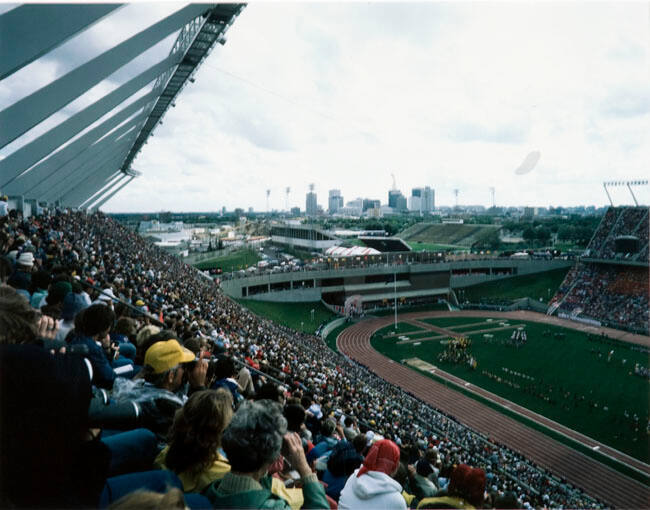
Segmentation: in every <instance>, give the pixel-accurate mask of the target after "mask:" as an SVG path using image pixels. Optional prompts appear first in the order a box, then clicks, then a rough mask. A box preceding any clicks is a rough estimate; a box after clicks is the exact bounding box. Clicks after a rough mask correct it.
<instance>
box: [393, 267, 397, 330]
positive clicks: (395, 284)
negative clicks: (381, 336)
mask: <svg viewBox="0 0 650 510" xmlns="http://www.w3.org/2000/svg"><path fill="white" fill-rule="evenodd" d="M393 277H394V280H393V282H394V287H393V293H394V294H395V330H397V271H395V272H394V273H393Z"/></svg>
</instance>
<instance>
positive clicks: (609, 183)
mask: <svg viewBox="0 0 650 510" xmlns="http://www.w3.org/2000/svg"><path fill="white" fill-rule="evenodd" d="M647 185H648V180H647V179H638V180H635V181H607V182H603V188H605V193H606V194H607V198H608V199H609V203H610V204H611V205H612V207H614V202H612V197H611V196H610V194H609V191H607V187H608V186H612V187H615V186H626V187H627V189H628V190H629V192H630V195H632V200H634V204H635V205H636V206H638V205H639V202H637V199H636V197H635V196H634V192H633V191H632V186H647Z"/></svg>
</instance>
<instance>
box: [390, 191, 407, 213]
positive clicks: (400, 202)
mask: <svg viewBox="0 0 650 510" xmlns="http://www.w3.org/2000/svg"><path fill="white" fill-rule="evenodd" d="M388 207H392V208H393V209H394V210H395V211H406V197H405V196H404V195H402V192H401V191H399V190H397V189H392V190H390V191H389V192H388Z"/></svg>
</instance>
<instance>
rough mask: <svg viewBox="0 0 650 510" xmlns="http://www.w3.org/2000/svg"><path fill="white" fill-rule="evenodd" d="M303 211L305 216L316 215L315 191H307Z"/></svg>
mask: <svg viewBox="0 0 650 510" xmlns="http://www.w3.org/2000/svg"><path fill="white" fill-rule="evenodd" d="M305 211H306V213H307V216H316V214H317V213H318V202H317V201H316V193H314V192H313V191H310V192H309V193H307V198H306V201H305Z"/></svg>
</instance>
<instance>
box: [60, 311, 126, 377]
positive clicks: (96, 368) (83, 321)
mask: <svg viewBox="0 0 650 510" xmlns="http://www.w3.org/2000/svg"><path fill="white" fill-rule="evenodd" d="M114 320H115V314H114V313H113V310H111V309H110V308H108V307H107V306H105V305H92V306H89V307H88V308H86V309H84V310H82V311H81V312H80V313H78V314H77V316H76V318H75V329H74V332H73V333H72V334H71V335H72V339H71V340H70V344H71V345H75V344H81V345H85V346H86V347H87V348H88V354H87V355H86V357H87V358H88V359H89V360H90V363H91V364H92V367H93V384H95V385H96V386H98V387H100V388H106V389H111V388H112V387H113V382H114V381H115V377H116V376H117V374H116V373H115V371H114V370H113V367H112V366H111V362H112V361H113V359H114V358H115V354H116V353H115V351H113V350H111V344H110V336H109V332H110V330H111V327H112V326H113V321H114ZM107 353H108V354H107ZM109 357H110V358H113V359H109Z"/></svg>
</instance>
